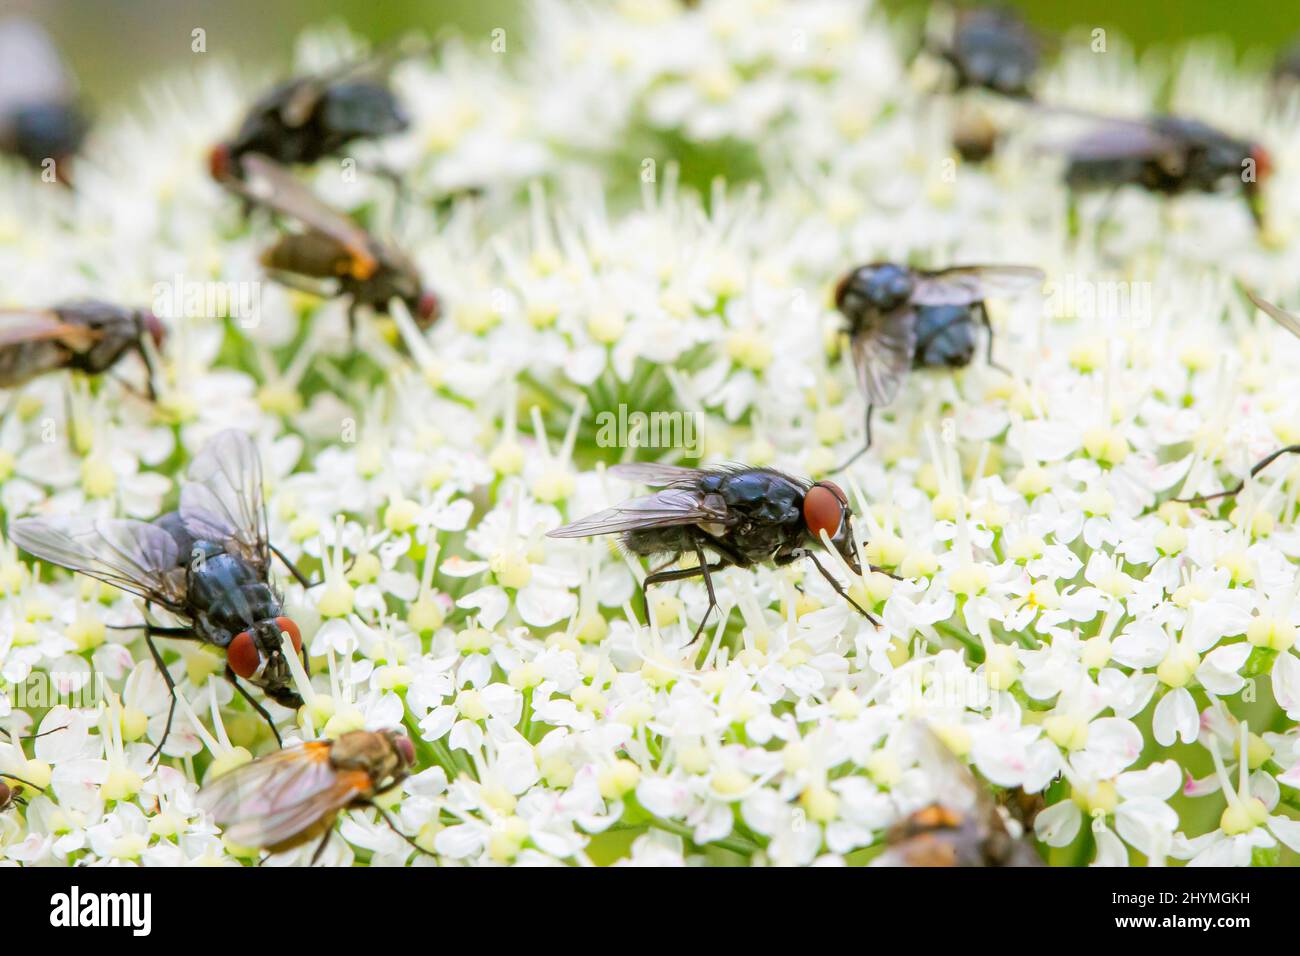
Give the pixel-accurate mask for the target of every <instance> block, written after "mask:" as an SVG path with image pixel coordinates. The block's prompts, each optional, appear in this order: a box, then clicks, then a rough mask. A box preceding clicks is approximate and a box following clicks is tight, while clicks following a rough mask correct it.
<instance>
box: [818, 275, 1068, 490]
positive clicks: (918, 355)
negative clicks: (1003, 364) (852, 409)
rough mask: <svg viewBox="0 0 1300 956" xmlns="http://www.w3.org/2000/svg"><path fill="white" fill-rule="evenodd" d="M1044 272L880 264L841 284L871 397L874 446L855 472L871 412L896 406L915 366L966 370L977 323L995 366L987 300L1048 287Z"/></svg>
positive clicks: (856, 361)
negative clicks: (935, 268) (985, 334)
mask: <svg viewBox="0 0 1300 956" xmlns="http://www.w3.org/2000/svg"><path fill="white" fill-rule="evenodd" d="M1042 282H1043V272H1042V270H1041V269H1035V268H1033V267H1031V266H956V267H953V268H951V269H940V270H937V271H927V270H924V269H912V268H910V267H908V266H902V265H896V264H894V263H892V262H876V263H872V264H870V265H865V266H859V267H858V268H856V269H854V270H853V271H852V272H850V273H849V274H848V275H847V276H845V277H844V278H843V279H841V280H840V283H839V285H838V286H837V287H836V290H835V306H836V308H838V309H839V310H840V313H841V314H842V315H843V316H844V318H845V320H846V322H847V327H846V330H845V331H846V332H847V333H848V336H849V348H850V351H851V353H852V356H853V365H854V368H855V369H856V371H857V377H858V386H859V387H860V388H861V390H862V393H863V396H864V397H865V398H866V400H867V411H866V443H865V444H864V445H863V446H862V448H861V449H859V450H858V451H857V452H856V453H854V455H853V457H851V458H850V459H849V460H848V461H846V462H844V464H842V465H840V466H839V468H836V469H835V470H836V471H840V470H842V469H844V468H847V467H848V466H849V465H851V464H852V463H853V462H855V461H856V460H857V459H858V458H859V457H861V456H862V455H863V454H864V453H865V452H866V451H867V449H868V448H870V447H871V415H872V412H873V411H874V410H875V409H876V408H877V407H878V406H884V405H888V404H890V403H891V402H893V400H894V399H895V398H896V397H897V396H898V392H899V389H901V388H902V386H903V382H904V381H906V379H907V376H908V374H909V373H910V372H911V371H912V369H914V368H932V367H939V368H959V367H962V366H964V365H967V364H969V363H970V361H971V358H972V357H973V355H974V352H975V338H976V332H977V329H976V326H977V324H978V325H983V326H984V328H985V330H986V331H987V333H988V361H989V364H990V365H993V366H994V367H999V366H997V365H996V363H995V362H994V361H993V326H992V323H990V322H989V316H988V311H987V310H986V308H985V306H984V300H985V299H986V298H990V297H992V296H996V295H1017V294H1021V293H1023V292H1026V291H1028V290H1029V289H1032V288H1036V287H1038V286H1041V285H1042Z"/></svg>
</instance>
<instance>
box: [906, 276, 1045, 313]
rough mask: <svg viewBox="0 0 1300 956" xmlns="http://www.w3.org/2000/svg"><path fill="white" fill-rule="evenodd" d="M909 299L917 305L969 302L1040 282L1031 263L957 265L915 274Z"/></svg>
mask: <svg viewBox="0 0 1300 956" xmlns="http://www.w3.org/2000/svg"><path fill="white" fill-rule="evenodd" d="M916 277H917V278H916V289H915V290H914V291H913V292H912V301H913V302H915V303H916V304H918V305H971V304H973V303H975V302H982V301H983V300H984V299H989V298H998V297H1000V296H1016V295H1021V294H1022V293H1025V292H1028V291H1030V290H1032V289H1036V288H1040V287H1041V286H1042V284H1043V279H1044V275H1043V270H1042V269H1036V268H1034V267H1033V266H958V267H956V268H953V269H941V270H939V271H937V272H922V271H918V272H917V274H916Z"/></svg>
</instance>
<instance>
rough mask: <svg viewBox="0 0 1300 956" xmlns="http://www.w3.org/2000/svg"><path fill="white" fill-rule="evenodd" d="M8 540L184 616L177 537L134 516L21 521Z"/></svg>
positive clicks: (42, 557)
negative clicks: (132, 517) (133, 518)
mask: <svg viewBox="0 0 1300 956" xmlns="http://www.w3.org/2000/svg"><path fill="white" fill-rule="evenodd" d="M9 539H10V540H11V541H13V542H14V543H15V544H17V545H18V546H19V547H20V548H22V549H23V550H24V551H27V552H29V553H31V554H34V555H35V556H36V557H38V558H40V559H41V560H42V561H46V562H49V563H50V564H57V565H59V566H60V567H63V568H67V569H68V570H70V571H78V572H80V573H81V574H85V575H88V576H89V577H92V578H97V579H98V580H100V581H103V582H105V583H106V584H112V585H114V586H115V587H119V588H121V589H122V590H123V591H129V592H130V593H132V594H136V595H139V596H140V597H142V598H144V599H145V600H146V601H152V602H153V603H155V604H159V605H161V606H163V607H165V608H167V609H168V610H171V611H176V612H178V613H183V612H184V609H185V585H184V580H183V577H182V576H178V575H176V574H174V573H173V572H175V571H176V570H177V568H178V567H179V562H180V554H179V551H178V549H177V545H176V539H175V538H173V537H172V536H171V535H170V534H168V533H167V532H166V531H164V530H163V529H162V528H160V527H158V526H157V525H152V524H146V523H145V522H143V521H133V520H131V519H130V518H83V517H67V518H19V519H18V520H16V521H14V522H11V523H10V525H9Z"/></svg>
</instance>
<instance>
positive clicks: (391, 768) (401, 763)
mask: <svg viewBox="0 0 1300 956" xmlns="http://www.w3.org/2000/svg"><path fill="white" fill-rule="evenodd" d="M330 763H331V764H333V765H334V767H335V769H337V770H361V771H364V772H365V773H366V774H368V775H369V776H370V779H371V781H372V783H373V784H374V785H376V786H381V785H382V784H383V783H385V782H386V781H390V780H393V779H395V778H398V777H401V776H405V775H406V773H407V771H409V770H410V768H411V767H412V766H413V765H414V763H415V747H414V745H413V744H412V743H411V739H410V738H409V737H407V736H406V734H405V733H403V732H402V731H400V730H383V731H378V732H375V731H370V730H354V731H350V732H349V733H346V734H343V735H341V736H340V737H338V738H337V739H336V740H335V741H334V742H333V744H331V745H330Z"/></svg>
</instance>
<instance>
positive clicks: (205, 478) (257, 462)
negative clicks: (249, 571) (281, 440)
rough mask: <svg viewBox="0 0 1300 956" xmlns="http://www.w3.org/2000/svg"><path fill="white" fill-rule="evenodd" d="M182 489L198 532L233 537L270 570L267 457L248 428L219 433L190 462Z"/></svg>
mask: <svg viewBox="0 0 1300 956" xmlns="http://www.w3.org/2000/svg"><path fill="white" fill-rule="evenodd" d="M185 477H186V478H187V479H188V480H187V483H186V484H185V486H184V487H183V488H182V489H181V506H180V514H181V521H183V522H184V523H185V528H186V530H187V531H189V533H190V534H192V535H193V536H194V537H195V538H202V539H204V540H207V541H216V542H220V543H233V544H234V545H235V547H236V548H237V549H238V550H239V551H240V552H241V553H242V554H243V555H244V557H246V558H248V560H250V561H254V562H257V563H259V564H260V566H261V568H262V569H263V570H265V569H266V568H268V567H270V564H271V551H270V546H269V545H268V544H267V530H266V505H265V504H264V503H263V501H262V459H261V457H260V456H259V455H258V453H257V446H256V445H255V444H253V439H251V438H250V437H249V436H248V435H246V434H245V433H244V432H241V431H239V430H238V429H234V428H230V429H227V430H226V431H223V432H218V433H217V434H216V435H214V436H213V437H212V438H211V439H210V440H209V441H208V443H207V444H206V445H204V446H203V450H202V451H200V452H199V453H198V454H197V455H196V456H195V457H194V461H192V462H191V463H190V467H189V471H187V472H186V475H185Z"/></svg>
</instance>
